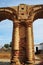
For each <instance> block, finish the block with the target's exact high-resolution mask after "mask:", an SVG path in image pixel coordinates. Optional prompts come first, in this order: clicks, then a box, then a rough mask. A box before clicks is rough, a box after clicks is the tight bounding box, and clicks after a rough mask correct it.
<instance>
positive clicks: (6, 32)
mask: <svg viewBox="0 0 43 65" xmlns="http://www.w3.org/2000/svg"><path fill="white" fill-rule="evenodd" d="M22 3H24V4H28V5H36V4H43V0H0V8H1V7H8V6H17V5H19V4H22ZM12 29H13V23H12V21H10V20H8V19H7V20H3V21H2V22H0V47H2V46H3V45H4V44H5V43H10V42H11V40H12ZM33 32H34V43H41V42H43V19H38V20H36V21H35V22H34V23H33Z"/></svg>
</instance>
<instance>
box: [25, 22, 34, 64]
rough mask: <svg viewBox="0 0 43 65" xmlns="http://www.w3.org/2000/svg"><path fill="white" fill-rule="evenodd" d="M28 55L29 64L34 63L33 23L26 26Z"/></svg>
mask: <svg viewBox="0 0 43 65" xmlns="http://www.w3.org/2000/svg"><path fill="white" fill-rule="evenodd" d="M26 33H27V35H26V37H27V43H26V45H27V46H26V54H27V63H34V41H33V29H32V23H27V26H26Z"/></svg>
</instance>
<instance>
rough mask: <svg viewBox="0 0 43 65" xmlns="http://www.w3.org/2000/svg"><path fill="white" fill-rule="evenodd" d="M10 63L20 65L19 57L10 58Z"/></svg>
mask: <svg viewBox="0 0 43 65" xmlns="http://www.w3.org/2000/svg"><path fill="white" fill-rule="evenodd" d="M11 65H21V64H20V61H19V59H15V60H11Z"/></svg>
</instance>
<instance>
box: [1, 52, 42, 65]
mask: <svg viewBox="0 0 43 65" xmlns="http://www.w3.org/2000/svg"><path fill="white" fill-rule="evenodd" d="M10 59H11V53H10V52H0V61H1V62H6V61H8V62H10ZM40 61H41V63H42V62H43V54H37V55H35V65H38V64H39V63H40ZM39 65H43V64H39Z"/></svg>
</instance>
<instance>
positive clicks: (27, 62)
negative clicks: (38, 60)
mask: <svg viewBox="0 0 43 65" xmlns="http://www.w3.org/2000/svg"><path fill="white" fill-rule="evenodd" d="M34 63H35V62H34V61H26V64H30V65H31V64H33V65H34Z"/></svg>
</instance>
